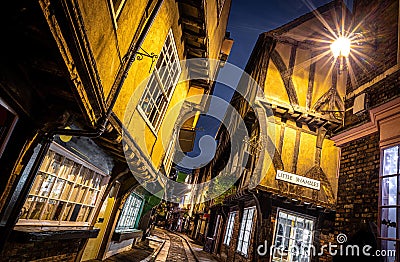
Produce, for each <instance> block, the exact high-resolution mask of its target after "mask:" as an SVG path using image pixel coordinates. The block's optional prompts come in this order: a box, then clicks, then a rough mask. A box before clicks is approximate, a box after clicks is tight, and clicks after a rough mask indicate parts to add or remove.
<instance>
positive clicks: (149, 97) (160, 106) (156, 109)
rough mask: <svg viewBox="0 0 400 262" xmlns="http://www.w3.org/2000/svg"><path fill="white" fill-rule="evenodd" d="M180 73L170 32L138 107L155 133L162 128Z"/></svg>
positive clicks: (177, 57)
mask: <svg viewBox="0 0 400 262" xmlns="http://www.w3.org/2000/svg"><path fill="white" fill-rule="evenodd" d="M180 73H181V66H180V62H179V56H178V53H177V51H176V45H175V41H174V36H173V34H172V30H170V31H169V33H168V35H167V39H166V40H165V43H164V46H163V47H162V50H161V53H160V55H159V57H158V60H157V63H156V66H155V68H154V70H153V73H152V74H151V76H150V79H149V82H148V83H147V86H146V89H145V91H144V93H143V95H142V97H141V98H140V102H139V106H138V111H139V113H140V114H141V115H142V117H143V118H144V119H145V121H146V123H147V124H148V125H149V127H150V128H151V129H152V131H153V132H155V133H156V132H157V131H158V129H159V128H160V126H161V123H162V120H163V118H164V115H165V112H166V111H167V107H168V104H169V102H170V100H171V97H172V94H173V93H174V90H175V87H176V85H177V83H178V79H179V75H180Z"/></svg>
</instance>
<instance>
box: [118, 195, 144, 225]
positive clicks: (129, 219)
mask: <svg viewBox="0 0 400 262" xmlns="http://www.w3.org/2000/svg"><path fill="white" fill-rule="evenodd" d="M142 203H143V200H142V199H141V198H140V197H139V196H137V195H136V194H134V193H132V194H130V195H129V196H128V198H127V200H126V202H125V204H124V207H123V209H122V212H121V215H120V217H119V220H118V224H117V227H116V228H115V232H123V231H129V230H132V229H134V228H135V227H136V226H137V223H138V221H139V217H140V216H139V213H140V208H141V206H142Z"/></svg>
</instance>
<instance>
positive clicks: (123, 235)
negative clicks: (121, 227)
mask: <svg viewBox="0 0 400 262" xmlns="http://www.w3.org/2000/svg"><path fill="white" fill-rule="evenodd" d="M142 236H143V231H142V230H138V229H130V230H125V231H118V232H114V234H113V236H112V240H113V241H116V242H121V241H124V240H128V239H132V238H139V237H142Z"/></svg>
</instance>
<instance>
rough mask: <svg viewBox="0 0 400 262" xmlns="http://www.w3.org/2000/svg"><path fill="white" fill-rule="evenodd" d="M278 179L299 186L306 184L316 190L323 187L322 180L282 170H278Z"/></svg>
mask: <svg viewBox="0 0 400 262" xmlns="http://www.w3.org/2000/svg"><path fill="white" fill-rule="evenodd" d="M275 178H276V179H278V180H282V181H286V182H289V183H293V184H296V185H299V186H304V187H308V188H312V189H316V190H320V189H321V182H320V181H318V180H315V179H312V178H308V177H304V176H299V175H296V174H292V173H288V172H285V171H282V170H278V171H277V172H276V177H275Z"/></svg>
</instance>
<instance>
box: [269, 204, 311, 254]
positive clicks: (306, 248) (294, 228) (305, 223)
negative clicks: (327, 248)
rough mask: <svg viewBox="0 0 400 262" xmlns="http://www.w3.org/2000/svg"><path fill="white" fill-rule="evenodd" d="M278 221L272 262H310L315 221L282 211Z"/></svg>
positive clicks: (278, 215)
mask: <svg viewBox="0 0 400 262" xmlns="http://www.w3.org/2000/svg"><path fill="white" fill-rule="evenodd" d="M276 221H277V222H276V225H275V237H274V244H273V246H274V249H273V254H272V261H304V262H307V261H310V260H311V245H312V241H313V234H314V220H313V219H312V218H309V217H306V216H302V215H299V214H295V213H291V212H288V211H285V210H281V209H280V210H278V214H277V219H276Z"/></svg>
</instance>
